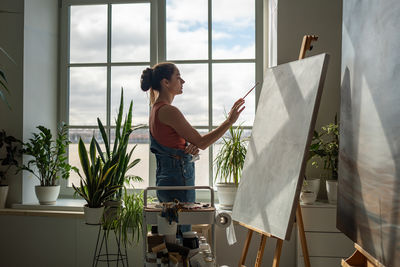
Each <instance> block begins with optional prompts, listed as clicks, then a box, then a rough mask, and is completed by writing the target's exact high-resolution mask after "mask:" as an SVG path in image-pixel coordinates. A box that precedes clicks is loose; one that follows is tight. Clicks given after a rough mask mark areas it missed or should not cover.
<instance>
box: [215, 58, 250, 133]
mask: <svg viewBox="0 0 400 267" xmlns="http://www.w3.org/2000/svg"><path fill="white" fill-rule="evenodd" d="M254 80H255V65H254V63H229V64H228V63H223V64H213V125H214V126H218V125H219V124H221V123H222V122H223V121H224V120H225V114H228V113H229V111H230V109H231V107H232V106H233V103H234V102H235V101H236V100H238V99H239V98H241V97H243V96H244V95H245V94H246V93H247V92H248V90H250V88H251V87H253V86H254V84H255V81H254ZM245 100H246V102H245V106H246V108H245V109H244V110H243V112H242V113H241V114H240V117H239V119H238V120H237V122H236V124H240V123H243V126H252V125H253V121H254V114H255V90H253V91H252V92H251V93H250V94H249V95H248V96H246V99H245Z"/></svg>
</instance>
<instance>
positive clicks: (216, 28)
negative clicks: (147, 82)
mask: <svg viewBox="0 0 400 267" xmlns="http://www.w3.org/2000/svg"><path fill="white" fill-rule="evenodd" d="M62 3H63V6H62V42H61V79H60V83H61V99H60V103H61V105H60V117H61V118H60V119H61V120H64V121H67V122H68V124H69V125H70V139H71V141H72V144H71V146H70V148H69V161H70V163H71V164H73V165H75V166H77V167H79V166H80V163H79V158H78V153H77V144H78V141H79V137H82V139H83V140H84V142H85V143H89V142H90V139H91V136H92V135H93V134H94V135H95V136H96V137H100V136H99V132H98V130H97V120H96V118H97V117H99V118H100V119H101V121H102V122H103V124H104V125H105V126H106V129H107V130H108V131H109V133H110V134H112V133H113V128H114V125H115V123H114V120H115V117H116V114H117V109H118V105H119V99H120V93H121V87H123V88H124V104H125V110H127V108H128V106H129V102H130V100H132V101H133V107H134V108H133V122H134V124H136V125H137V124H146V125H147V124H148V115H149V99H148V97H147V95H146V94H145V93H144V92H142V91H141V90H140V75H141V72H142V70H143V69H144V68H146V67H148V66H152V65H154V64H156V63H157V62H162V61H172V62H175V63H176V65H177V66H178V68H179V69H180V72H181V75H182V77H183V79H185V81H186V83H185V85H184V94H183V95H181V96H177V97H176V98H175V100H174V105H176V106H177V107H179V108H180V110H181V111H182V112H183V113H184V115H185V116H186V118H187V119H188V121H189V122H190V123H191V124H192V125H193V126H194V127H195V128H196V129H197V130H198V131H199V132H201V133H206V132H208V131H210V130H212V129H214V128H216V127H217V126H218V125H219V124H220V123H221V122H222V121H223V120H224V116H225V115H224V114H225V112H229V110H230V108H231V106H232V104H233V102H234V101H235V100H236V99H237V98H239V97H241V96H243V95H244V94H245V93H246V92H247V90H248V89H250V88H251V87H252V86H253V85H254V83H255V81H256V80H259V81H261V80H262V67H263V65H262V64H263V63H262V62H263V60H262V51H263V49H262V46H263V44H262V42H261V43H260V42H256V40H262V21H263V19H262V12H261V11H257V12H256V10H259V8H256V6H260V5H262V0H159V1H150V0H148V1H128V0H127V1H119V0H118V1H117V0H115V1H102V0H99V1H88V0H80V1H78V0H65V1H63V2H62ZM256 21H260V23H257V24H256ZM257 25H258V26H257ZM260 25H261V26H260ZM256 26H257V28H256ZM257 36H259V37H257ZM256 47H258V48H256ZM260 47H261V49H260ZM260 51H261V52H260ZM256 55H257V56H256ZM255 95H256V94H250V95H249V96H247V98H246V109H245V111H244V112H243V114H242V115H241V117H240V119H239V121H238V122H239V123H243V125H244V126H246V128H247V129H248V131H247V132H248V134H250V130H251V126H252V124H253V120H254V115H255V106H256V105H255V104H256V98H255ZM98 140H101V138H98ZM130 142H131V145H132V146H133V145H135V144H137V145H138V146H137V148H136V150H135V153H134V158H141V163H140V165H137V166H135V167H134V168H133V170H132V172H134V173H135V174H136V175H139V176H141V177H142V178H144V182H142V183H140V184H136V185H135V187H136V188H144V187H146V186H148V185H154V183H155V181H154V173H155V168H156V167H155V166H154V165H155V160H154V159H152V157H153V156H152V155H151V154H150V152H149V135H148V128H145V129H143V130H139V131H135V132H134V133H133V134H132V137H131V139H130ZM218 149H219V142H217V143H216V144H215V145H213V146H211V147H209V148H208V149H206V150H205V151H201V152H200V160H199V161H197V162H196V184H197V185H212V184H213V179H212V174H213V168H212V166H213V164H212V162H213V158H214V155H215V154H216V153H217V151H218ZM78 180H79V179H78V177H77V175H75V174H73V175H72V177H71V178H70V180H69V182H68V183H66V184H65V186H64V189H63V190H64V191H63V192H64V194H71V192H72V191H71V188H70V187H71V184H72V183H76V182H77V181H78Z"/></svg>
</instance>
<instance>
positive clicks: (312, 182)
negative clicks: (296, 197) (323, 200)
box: [302, 178, 321, 198]
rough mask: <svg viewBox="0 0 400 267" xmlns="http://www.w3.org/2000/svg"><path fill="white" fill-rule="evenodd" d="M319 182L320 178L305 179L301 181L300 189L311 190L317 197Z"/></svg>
mask: <svg viewBox="0 0 400 267" xmlns="http://www.w3.org/2000/svg"><path fill="white" fill-rule="evenodd" d="M320 184H321V180H320V179H318V178H317V179H306V180H304V182H303V186H302V191H311V192H314V193H315V198H317V196H318V193H319V187H320Z"/></svg>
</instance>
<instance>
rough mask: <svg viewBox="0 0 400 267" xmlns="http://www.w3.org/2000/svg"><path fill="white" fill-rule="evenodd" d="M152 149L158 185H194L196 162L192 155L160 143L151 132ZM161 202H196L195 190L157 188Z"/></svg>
mask: <svg viewBox="0 0 400 267" xmlns="http://www.w3.org/2000/svg"><path fill="white" fill-rule="evenodd" d="M150 150H151V152H153V153H154V154H155V156H156V160H157V171H156V185H157V186H194V162H191V160H192V155H190V154H185V152H184V151H183V150H181V149H175V148H169V147H166V146H163V145H161V144H160V143H158V142H157V141H156V140H155V139H154V138H153V136H152V135H151V134H150ZM157 197H158V200H159V201H160V202H172V201H174V199H177V200H179V201H180V202H195V200H196V192H195V190H177V191H175V190H171V191H167V190H157Z"/></svg>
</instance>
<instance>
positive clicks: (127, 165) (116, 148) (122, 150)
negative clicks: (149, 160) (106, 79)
mask: <svg viewBox="0 0 400 267" xmlns="http://www.w3.org/2000/svg"><path fill="white" fill-rule="evenodd" d="M132 106H133V102H132V101H131V102H130V106H129V111H128V114H127V116H126V117H125V120H124V123H123V124H122V115H123V110H124V92H123V89H121V101H120V105H119V111H118V116H117V119H116V125H115V139H114V145H113V148H112V150H111V144H110V137H109V135H108V134H107V132H106V130H105V128H104V126H103V123H102V122H101V120H100V119H99V118H97V124H98V127H99V130H100V133H101V137H102V139H103V142H104V145H105V152H103V150H102V149H101V147H100V145H99V143H98V142H97V141H95V142H96V147H97V151H98V152H99V155H100V158H101V160H102V162H103V164H104V165H105V166H113V165H115V164H117V167H116V170H115V172H114V174H113V176H112V181H111V184H112V185H118V186H120V190H118V191H117V192H116V194H115V195H114V196H113V198H114V199H116V200H121V198H122V187H123V186H124V183H125V182H126V181H127V179H129V178H132V179H136V180H142V179H141V178H140V177H138V176H127V175H126V173H127V172H128V170H130V169H131V168H133V167H134V166H135V165H136V164H138V163H139V162H140V159H134V160H133V161H132V162H131V158H132V154H133V151H134V150H135V148H136V146H137V145H135V146H134V147H133V148H132V149H131V150H130V151H129V153H128V152H127V150H128V144H129V136H130V135H131V133H132V132H133V131H134V130H136V129H139V128H142V127H143V126H137V127H132Z"/></svg>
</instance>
